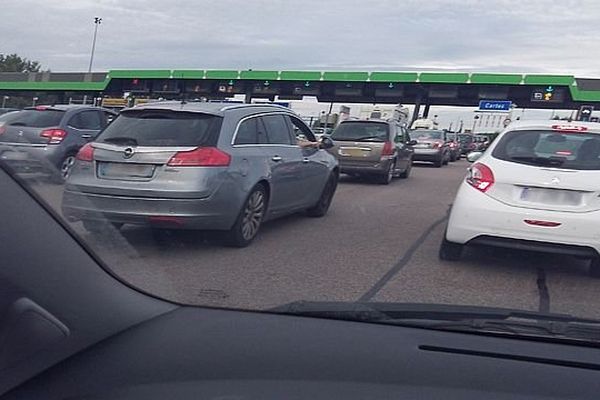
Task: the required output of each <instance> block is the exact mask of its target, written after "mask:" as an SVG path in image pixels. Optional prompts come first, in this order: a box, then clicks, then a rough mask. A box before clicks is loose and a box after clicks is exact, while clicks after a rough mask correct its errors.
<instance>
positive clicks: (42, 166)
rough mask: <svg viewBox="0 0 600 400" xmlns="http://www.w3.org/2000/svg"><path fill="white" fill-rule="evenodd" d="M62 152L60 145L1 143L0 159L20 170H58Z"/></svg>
mask: <svg viewBox="0 0 600 400" xmlns="http://www.w3.org/2000/svg"><path fill="white" fill-rule="evenodd" d="M62 153H63V152H62V149H61V148H60V146H53V145H29V144H20V143H18V144H17V143H15V144H13V143H10V144H7V143H0V160H2V161H3V162H5V163H6V164H7V165H9V166H10V167H11V168H12V169H14V170H15V171H18V172H21V171H24V172H46V173H53V172H56V169H58V168H59V163H60V162H61V161H62Z"/></svg>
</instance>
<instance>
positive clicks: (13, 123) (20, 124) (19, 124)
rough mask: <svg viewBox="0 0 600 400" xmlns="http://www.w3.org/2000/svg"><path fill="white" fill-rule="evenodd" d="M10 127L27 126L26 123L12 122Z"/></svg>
mask: <svg viewBox="0 0 600 400" xmlns="http://www.w3.org/2000/svg"><path fill="white" fill-rule="evenodd" d="M8 125H9V126H27V124H26V123H25V122H12V123H9V124H8Z"/></svg>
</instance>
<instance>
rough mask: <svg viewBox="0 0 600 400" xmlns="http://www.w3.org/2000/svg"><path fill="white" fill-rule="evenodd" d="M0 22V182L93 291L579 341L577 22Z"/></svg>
mask: <svg viewBox="0 0 600 400" xmlns="http://www.w3.org/2000/svg"><path fill="white" fill-rule="evenodd" d="M579 3H581V4H579ZM0 10H1V12H2V15H3V16H4V18H3V19H2V20H3V23H2V24H0V37H1V38H3V41H2V45H1V46H0V109H18V110H19V111H16V112H9V113H6V114H4V115H2V116H0V169H1V170H2V171H7V172H8V174H10V176H12V177H14V178H15V180H16V181H18V182H19V184H21V185H23V186H24V187H25V188H26V189H27V190H29V191H30V192H32V193H33V194H34V195H35V199H36V201H37V202H39V203H40V204H42V205H43V206H45V207H47V208H50V209H51V210H52V216H53V220H56V221H58V222H57V223H60V224H62V226H63V227H64V229H63V228H61V229H62V230H63V231H64V230H65V229H66V230H68V231H69V232H70V236H71V237H72V238H74V240H76V241H77V242H78V243H79V244H81V246H83V247H84V248H85V249H86V254H90V255H92V256H93V257H94V258H95V260H97V261H98V265H100V266H99V270H98V273H102V274H103V276H104V275H106V277H107V278H110V279H117V280H120V281H123V282H125V283H127V285H126V286H128V287H131V288H133V289H131V290H136V291H139V292H140V293H146V294H148V295H151V296H154V297H157V298H159V299H165V300H167V301H171V302H175V303H178V304H183V305H190V306H193V307H206V308H219V309H236V310H244V311H250V312H249V313H248V315H251V316H253V315H254V314H253V313H252V312H261V313H262V312H265V313H273V312H283V313H294V312H298V313H302V312H305V311H306V310H304V311H301V310H302V309H303V307H305V305H306V303H309V304H310V307H309V308H310V312H311V313H313V316H315V317H322V316H323V315H324V314H323V313H325V312H326V311H327V309H328V307H329V311H331V312H332V313H333V314H330V316H331V317H332V318H338V317H340V315H341V314H336V312H337V311H340V309H341V311H340V312H341V313H342V314H344V313H345V318H346V319H352V320H359V321H362V322H377V323H389V324H390V325H394V327H390V329H396V328H397V327H396V326H395V325H399V324H401V323H408V319H407V318H405V317H407V316H413V317H415V319H414V320H411V321H410V323H411V324H417V325H419V324H420V325H421V326H423V327H425V326H426V327H427V328H432V327H433V326H434V325H435V326H436V328H440V329H441V328H442V325H436V324H434V322H435V321H434V320H435V319H436V318H441V319H443V318H446V320H445V322H452V323H455V322H456V323H457V324H455V325H453V327H452V329H463V330H465V331H472V330H473V329H476V328H477V329H481V330H486V329H488V328H489V329H491V326H492V325H493V326H494V329H498V324H513V323H516V322H519V321H518V319H519V318H518V317H515V316H514V315H515V314H518V313H517V312H525V311H526V312H531V313H535V314H536V315H537V314H543V315H545V316H548V315H553V316H555V315H556V314H561V315H567V316H569V318H567V317H565V318H564V319H563V320H561V324H563V323H564V324H567V325H568V324H570V323H572V322H574V320H573V319H570V318H571V317H573V318H580V319H590V320H596V319H600V280H599V277H600V228H599V227H600V57H597V54H598V50H597V47H598V41H597V40H595V38H596V37H600V36H599V35H600V23H599V21H600V2H594V1H592V0H589V1H587V2H585V1H581V2H574V1H558V0H547V1H532V2H523V1H517V0H504V1H501V2H493V3H491V2H490V3H489V4H488V2H485V1H482V0H479V1H462V2H459V1H447V0H444V1H442V0H431V1H418V0H404V1H387V2H386V1H382V2H368V1H340V0H337V1H335V0H330V1H317V0H305V1H302V2H293V1H289V0H288V1H282V0H280V1H271V2H267V1H243V0H223V1H207V0H204V1H200V2H198V1H191V0H187V1H186V0H182V1H178V2H173V3H166V2H159V1H156V0H154V1H151V0H148V1H118V2H117V1H115V0H97V1H78V2H76V4H75V2H73V1H71V2H67V1H45V2H44V1H41V0H27V1H3V2H2V3H1V5H0ZM100 22H101V23H100ZM596 30H598V33H599V35H596V34H595V32H596ZM61 110H64V111H61ZM453 138H454V139H455V140H456V142H448V143H447V142H446V140H451V139H453ZM2 171H0V175H2V174H3V173H2ZM5 180H6V179H0V198H5V199H6V198H7V197H6V193H11V192H9V191H8V189H5V186H2V185H3V181H5ZM4 185H6V184H4ZM1 212H2V210H0V213H1ZM43 223H46V224H47V223H48V222H40V223H35V224H34V223H33V222H32V223H31V224H30V225H25V223H24V225H23V227H25V226H36V227H37V226H38V225H39V226H42V224H43ZM11 237H12V236H11ZM2 239H3V236H1V235H0V243H2V242H3V240H2ZM44 240H45V238H44V236H43V235H40V237H37V236H36V237H31V238H27V240H26V239H23V243H24V245H29V244H31V243H40V242H41V243H45V242H44ZM69 247H70V246H66V245H65V248H56V247H55V248H52V249H48V251H51V252H55V253H56V254H61V255H63V253H64V257H65V258H68V259H72V257H70V255H69V254H68V253H67V252H68V251H69V250H68V248H69ZM0 250H1V248H0ZM8 250H10V249H8ZM0 253H1V252H0ZM53 254H54V253H53ZM1 261H2V255H1V254H0V271H1V269H2V267H1V264H2V263H1ZM36 270H44V265H38V266H36ZM3 289H4V288H3V286H2V274H1V273H0V293H2V291H3ZM18 289H19V290H21V289H20V288H18ZM6 290H11V291H12V292H18V291H19V290H16V289H14V288H9V289H6ZM12 292H11V293H12ZM92 294H93V293H92ZM136 295H137V293H136ZM23 296H30V297H31V298H32V299H33V300H35V294H34V293H29V292H28V291H27V290H25V289H23ZM120 299H121V298H120V297H118V296H117V297H115V304H117V303H119V302H120ZM1 300H2V296H1V295H0V320H1V319H2V315H3V314H2V313H3V312H4V311H5V309H6V310H8V308H9V305H6V307H4V305H3V303H2V302H1ZM290 304H292V305H293V306H289V305H290ZM340 304H342V305H348V304H349V305H350V307H342V306H340ZM407 304H409V305H410V306H409V307H406V305H407ZM419 306H421V310H417V309H416V308H418V307H419ZM111 307H113V306H111ZM114 307H115V309H114V313H115V316H116V317H115V318H117V317H118V316H119V315H121V314H120V313H121V312H122V310H121V309H119V308H118V307H117V306H114ZM363 307H364V308H363ZM386 307H390V308H393V310H390V309H386ZM454 307H467V308H463V309H461V311H460V312H459V313H458V314H456V313H455V311H456V309H454ZM473 307H474V308H473ZM479 307H483V308H484V309H485V310H487V311H482V313H479V314H478V313H476V312H475V309H476V308H479ZM49 308H51V307H49ZM435 308H437V309H438V311H439V310H443V311H444V312H443V313H442V312H440V313H435V312H434V309H435ZM489 308H502V309H507V310H510V312H507V313H508V314H510V315H508V316H507V315H506V313H499V314H500V316H498V314H494V315H490V313H489V312H488V311H489ZM111 309H112V308H111ZM365 310H366V311H365ZM346 311H347V312H346ZM362 311H365V315H366V316H364V318H363V319H361V315H362V314H361V312H362ZM421 311H423V313H421ZM480 311H481V310H480ZM7 312H8V311H7ZM49 312H53V313H54V312H56V313H57V315H58V316H60V315H59V314H60V312H59V311H57V310H52V309H49ZM67 312H68V310H67ZM411 313H412V314H411ZM492 314H493V313H492ZM390 315H391V316H390ZM449 315H450V317H448V316H449ZM518 315H522V314H518ZM527 315H528V317H527V318H528V319H527V322H528V324H530V325H535V324H537V323H538V322H539V321H538V320H537V319H536V316H532V315H529V314H527ZM538 316H539V315H538ZM500 317H502V318H500ZM11 318H12V317H11ZM269 318H270V316H269ZM493 318H497V319H496V320H495V322H494V323H492V324H490V321H489V320H490V319H493ZM552 318H554V317H552ZM59 319H60V318H59ZM482 319H483V320H485V321H482ZM516 320H517V321H516ZM465 321H470V322H471V324H470V326H469V327H467V326H466V325H465ZM0 322H1V321H0ZM581 322H582V321H578V323H581ZM69 328H70V327H69ZM234 328H235V327H233V326H232V329H234ZM448 328H450V327H448ZM504 328H506V326H504ZM546 328H548V327H546ZM560 328H565V329H563V330H561V335H563V336H565V335H567V336H568V335H571V336H577V334H578V332H579V329H571V327H570V326H566V325H565V326H563V325H561V326H560ZM386 329H387V327H386ZM424 329H425V328H424ZM510 329H512V328H510ZM510 329H509V328H506V329H505V331H506V332H508V331H510ZM515 329H516V328H515ZM527 329H528V330H529V331H530V332H533V333H534V334H535V335H538V336H546V338H548V337H552V335H553V334H554V335H557V331H558V330H559V329H555V330H554V331H552V329H539V330H538V329H536V328H535V327H533V326H528V327H527ZM17 331H18V329H17ZM2 332H4V331H3V330H2V326H0V341H2V340H3V339H2V334H3V333H2ZM553 332H554V333H553ZM587 332H588V334H589V331H587ZM75 333H77V332H75ZM522 333H523V332H520V331H519V329H516V330H515V332H513V334H514V335H515V336H516V338H517V339H518V338H521V334H522ZM579 333H581V332H579ZM75 336H76V335H74V336H73V337H75ZM580 336H581V335H580ZM596 336H597V339H599V340H600V333H599V334H598V335H596ZM536 337H537V336H536ZM31 340H32V341H33V340H34V339H31ZM198 340H199V341H202V338H200V337H199V339H198ZM585 340H588V341H592V339H590V338H589V337H586V338H585ZM17 347H18V346H17ZM34 347H35V346H34ZM67 347H68V346H67ZM36 349H37V347H36ZM34 350H35V349H34ZM0 353H1V349H0ZM17 353H18V352H17ZM40 353H41V351H40ZM24 357H25V356H24ZM349 357H350V355H349ZM1 358H2V355H0V359H1ZM265 365H268V362H267V363H266V364H265ZM449 365H450V364H449ZM1 367H2V362H1V360H0V370H1ZM0 372H2V371H0Z"/></svg>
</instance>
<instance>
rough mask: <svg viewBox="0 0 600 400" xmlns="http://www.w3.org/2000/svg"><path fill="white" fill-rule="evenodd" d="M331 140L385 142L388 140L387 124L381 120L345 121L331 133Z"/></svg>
mask: <svg viewBox="0 0 600 400" xmlns="http://www.w3.org/2000/svg"><path fill="white" fill-rule="evenodd" d="M331 138H332V139H333V140H341V141H355V142H385V141H387V140H389V128H388V124H386V123H381V122H345V123H343V124H341V125H340V126H338V127H337V128H336V129H335V130H334V131H333V133H332V134H331Z"/></svg>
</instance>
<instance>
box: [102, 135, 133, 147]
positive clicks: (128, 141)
mask: <svg viewBox="0 0 600 400" xmlns="http://www.w3.org/2000/svg"><path fill="white" fill-rule="evenodd" d="M102 141H103V142H105V143H114V144H124V145H130V146H137V145H138V142H137V140H136V139H134V138H131V137H125V136H115V137H110V138H106V139H102Z"/></svg>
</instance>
